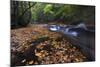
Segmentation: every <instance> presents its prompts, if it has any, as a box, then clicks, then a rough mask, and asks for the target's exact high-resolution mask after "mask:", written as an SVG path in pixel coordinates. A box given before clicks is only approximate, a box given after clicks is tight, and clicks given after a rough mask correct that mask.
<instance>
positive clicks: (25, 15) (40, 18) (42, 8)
mask: <svg viewBox="0 0 100 67" xmlns="http://www.w3.org/2000/svg"><path fill="white" fill-rule="evenodd" d="M80 20H82V21H85V22H86V23H87V24H94V23H95V6H86V5H72V4H58V3H43V2H31V1H11V27H12V28H13V27H14V28H18V27H25V26H27V25H28V24H36V23H37V24H38V23H45V24H48V23H64V24H71V23H72V22H76V21H80Z"/></svg>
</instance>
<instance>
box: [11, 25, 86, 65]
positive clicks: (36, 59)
mask: <svg viewBox="0 0 100 67" xmlns="http://www.w3.org/2000/svg"><path fill="white" fill-rule="evenodd" d="M85 60H86V57H85V56H84V55H83V54H82V52H81V51H80V49H78V48H77V47H75V46H73V45H72V44H71V43H70V41H69V40H68V39H67V38H65V37H63V36H62V35H61V34H60V33H57V32H51V31H49V30H48V28H47V26H46V25H42V24H39V25H33V26H31V27H25V28H19V29H12V30H11V65H12V66H22V65H40V64H58V63H71V62H73V63H74V62H84V61H85Z"/></svg>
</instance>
